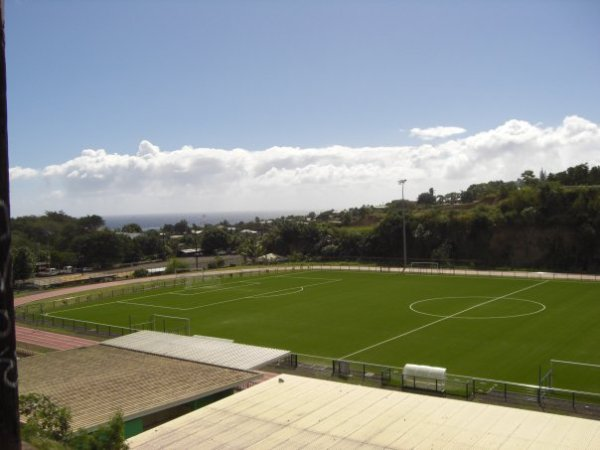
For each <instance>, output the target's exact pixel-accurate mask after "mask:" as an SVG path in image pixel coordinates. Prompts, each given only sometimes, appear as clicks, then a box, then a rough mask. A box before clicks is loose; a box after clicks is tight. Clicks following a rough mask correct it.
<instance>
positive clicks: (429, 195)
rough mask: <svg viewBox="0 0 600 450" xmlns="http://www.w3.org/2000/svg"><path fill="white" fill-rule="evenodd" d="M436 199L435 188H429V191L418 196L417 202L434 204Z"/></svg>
mask: <svg viewBox="0 0 600 450" xmlns="http://www.w3.org/2000/svg"><path fill="white" fill-rule="evenodd" d="M435 201H436V197H435V192H434V190H433V188H429V191H428V192H423V193H421V194H419V196H418V197H417V203H418V204H420V205H434V204H435Z"/></svg>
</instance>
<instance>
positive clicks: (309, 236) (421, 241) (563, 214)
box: [11, 164, 600, 279]
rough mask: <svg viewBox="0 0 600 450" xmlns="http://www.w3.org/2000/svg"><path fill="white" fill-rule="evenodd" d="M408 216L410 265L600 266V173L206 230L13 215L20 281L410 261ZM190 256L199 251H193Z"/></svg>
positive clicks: (582, 170) (528, 174) (592, 170)
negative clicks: (205, 266)
mask: <svg viewBox="0 0 600 450" xmlns="http://www.w3.org/2000/svg"><path fill="white" fill-rule="evenodd" d="M403 213H404V214H405V219H406V234H407V253H408V259H409V260H410V261H436V262H438V263H440V264H442V265H444V264H445V265H460V266H464V265H467V266H473V267H490V268H491V267H496V268H498V267H512V268H525V269H538V270H557V271H577V272H597V271H598V270H599V269H600V235H599V232H600V167H588V165H587V164H580V165H577V166H574V167H570V168H568V169H567V170H565V171H564V172H559V173H549V174H546V173H545V172H543V171H542V172H540V173H539V174H538V175H537V176H536V175H535V174H534V172H532V171H531V170H526V171H524V172H523V173H522V175H521V177H520V178H519V179H518V180H513V181H489V182H487V183H480V184H474V185H471V186H469V187H468V188H466V189H465V190H464V191H460V192H450V193H446V194H436V192H435V190H434V187H432V188H431V189H429V190H428V191H427V192H423V193H421V194H420V195H419V196H418V198H417V201H414V202H413V201H404V203H403V202H402V201H401V200H394V201H392V202H390V203H389V204H387V205H384V206H379V207H375V206H368V205H365V206H361V207H356V208H350V209H347V210H344V211H334V210H329V211H324V212H321V213H320V214H316V213H309V214H308V215H305V216H304V215H303V216H286V217H280V218H278V219H273V220H261V219H260V218H258V217H257V218H255V220H253V221H250V222H239V223H237V224H230V223H228V222H226V221H223V222H221V223H220V224H215V225H204V226H202V227H198V226H196V225H194V224H191V225H190V224H188V223H187V221H185V220H181V221H179V222H177V223H175V224H165V225H164V226H163V227H162V229H161V230H150V231H142V229H141V227H139V225H137V224H127V225H125V226H124V227H123V228H122V229H120V230H108V229H106V227H105V226H104V220H103V219H102V218H101V217H99V216H96V215H93V216H86V217H82V218H74V217H70V216H68V215H67V214H65V213H63V212H47V213H46V214H45V215H43V216H25V217H18V218H14V219H12V221H11V222H12V223H11V224H12V231H13V257H14V259H15V264H14V265H15V276H16V278H17V279H22V278H26V275H27V274H28V269H27V267H28V266H31V265H32V264H33V263H34V262H36V261H37V262H47V263H49V264H50V265H52V266H55V267H63V266H74V267H83V266H89V267H98V268H100V267H110V266H112V265H114V264H117V263H131V262H139V261H144V260H154V259H167V258H169V257H171V256H176V255H178V254H182V250H183V249H197V250H198V253H200V252H202V253H203V254H204V255H218V254H222V253H224V252H228V253H234V252H235V253H240V254H242V255H244V256H245V257H246V259H247V261H249V262H253V261H254V260H256V258H257V257H259V256H260V255H263V254H265V253H275V254H278V255H282V256H286V257H288V258H289V259H291V260H296V261H301V260H313V261H314V260H358V261H363V262H364V261H376V262H378V263H380V264H400V263H401V257H402V252H403V249H402V235H403V231H402V224H403V220H402V217H403ZM188 254H189V252H188Z"/></svg>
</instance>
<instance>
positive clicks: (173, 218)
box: [103, 210, 308, 230]
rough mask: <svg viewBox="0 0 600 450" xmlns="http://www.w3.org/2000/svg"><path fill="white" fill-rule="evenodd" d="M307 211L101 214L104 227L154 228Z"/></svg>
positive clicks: (216, 222) (270, 217)
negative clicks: (136, 226) (136, 225)
mask: <svg viewBox="0 0 600 450" xmlns="http://www.w3.org/2000/svg"><path fill="white" fill-rule="evenodd" d="M306 214H308V211H298V210H295V211H229V212H207V213H164V214H122V215H111V216H103V218H104V222H105V224H106V227H107V228H109V229H111V230H115V229H119V228H121V227H123V225H127V224H129V223H137V224H138V225H139V226H140V227H141V228H142V230H156V229H159V228H161V227H162V226H163V225H166V224H171V225H174V224H175V223H177V222H179V221H180V220H187V222H188V224H189V225H190V226H191V225H193V224H196V225H198V226H204V225H216V224H218V223H221V222H223V221H224V220H226V221H227V222H229V223H230V224H232V225H235V224H237V223H239V222H251V221H254V219H255V218H256V217H258V218H260V219H261V220H268V219H276V218H278V217H282V216H284V217H285V216H290V215H306Z"/></svg>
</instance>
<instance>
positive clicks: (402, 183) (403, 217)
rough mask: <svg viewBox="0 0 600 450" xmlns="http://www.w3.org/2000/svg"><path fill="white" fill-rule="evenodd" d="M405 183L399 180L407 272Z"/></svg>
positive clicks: (403, 247) (403, 249)
mask: <svg viewBox="0 0 600 450" xmlns="http://www.w3.org/2000/svg"><path fill="white" fill-rule="evenodd" d="M404 183H406V179H403V180H398V184H399V185H400V186H402V251H403V252H404V270H406V265H407V261H406V205H405V203H404Z"/></svg>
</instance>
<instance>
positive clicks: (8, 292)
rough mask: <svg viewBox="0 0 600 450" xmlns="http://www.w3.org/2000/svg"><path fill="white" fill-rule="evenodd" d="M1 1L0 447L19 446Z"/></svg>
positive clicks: (0, 4)
mask: <svg viewBox="0 0 600 450" xmlns="http://www.w3.org/2000/svg"><path fill="white" fill-rule="evenodd" d="M8 167H9V164H8V120H7V111H6V59H5V40H4V1H0V447H2V448H3V449H7V450H12V449H20V448H21V438H20V435H19V390H18V383H17V352H16V330H15V304H14V296H13V288H12V264H11V258H10V195H9V191H10V189H9V180H8Z"/></svg>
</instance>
